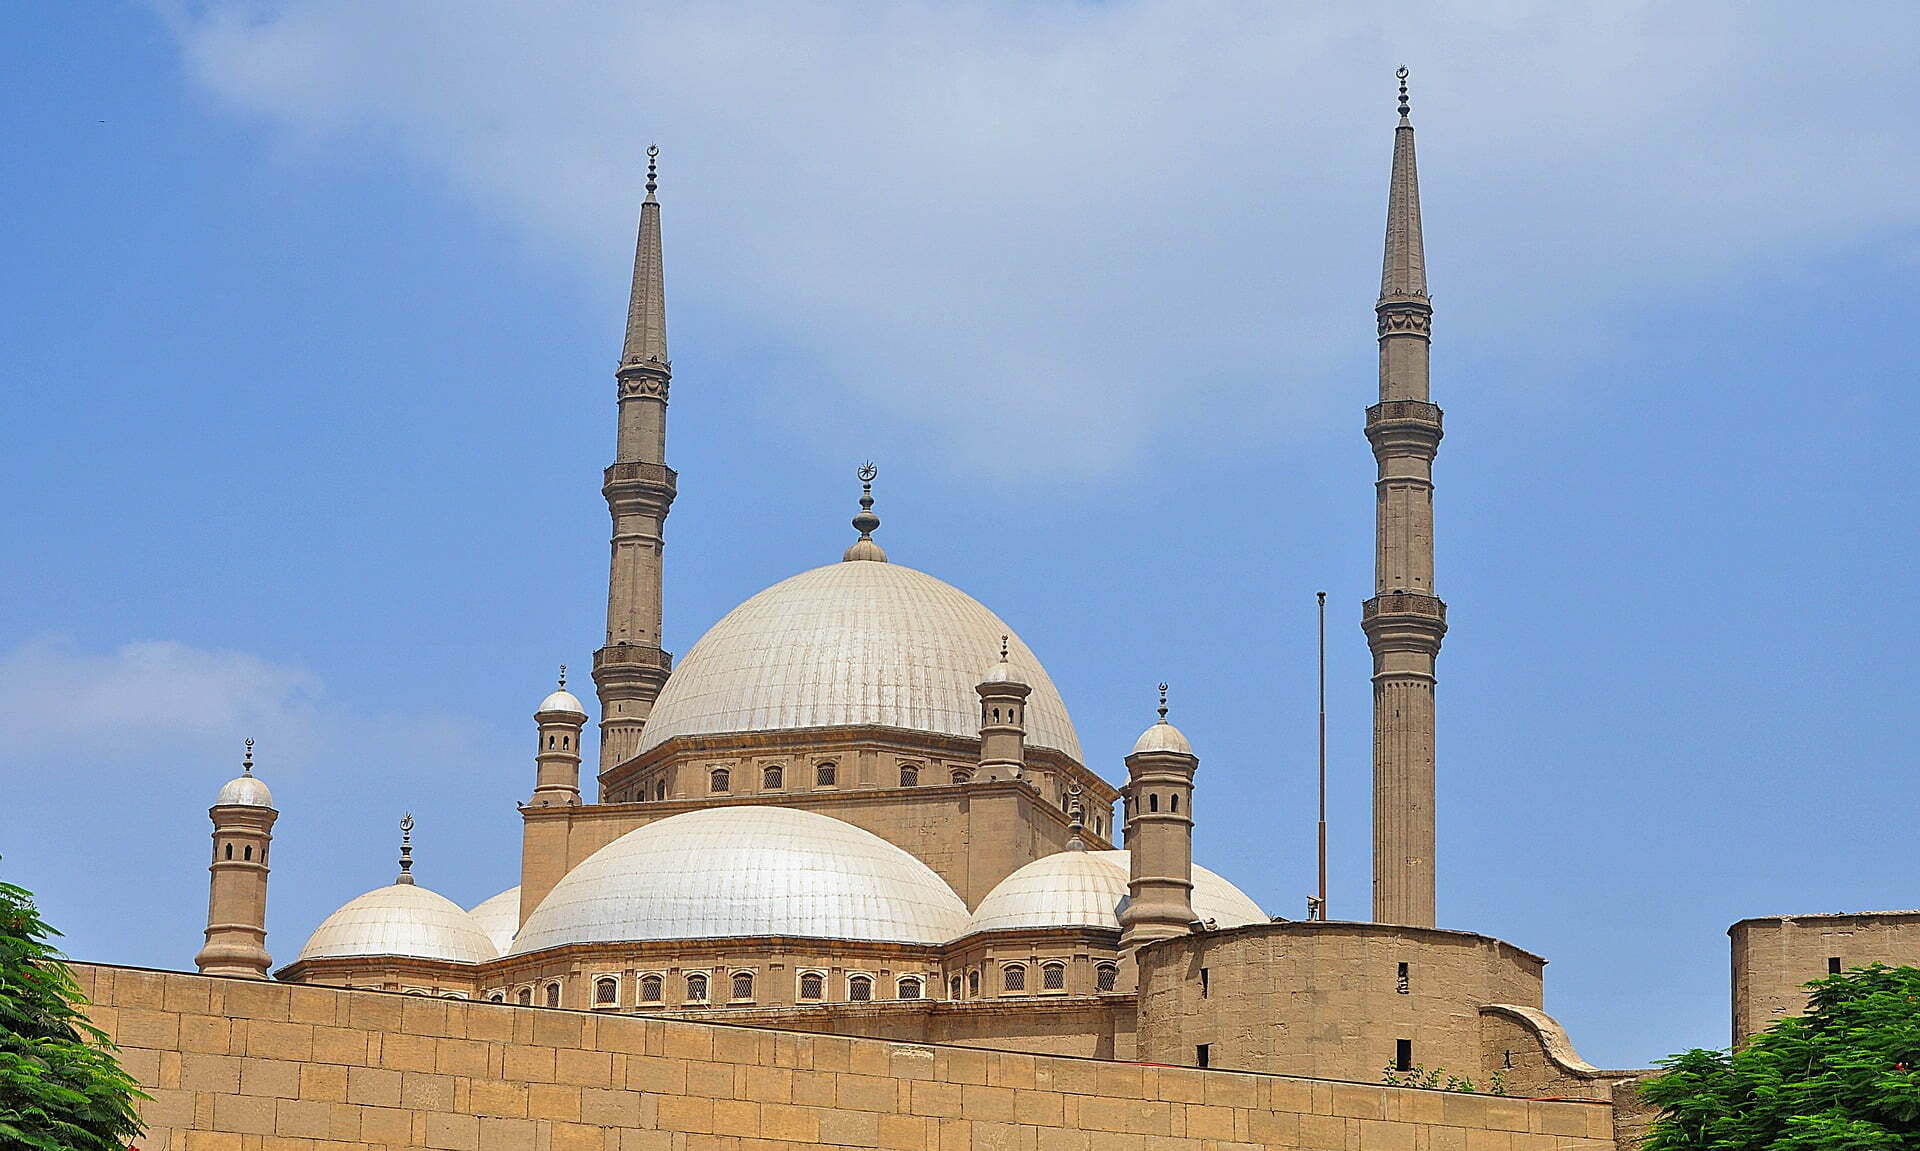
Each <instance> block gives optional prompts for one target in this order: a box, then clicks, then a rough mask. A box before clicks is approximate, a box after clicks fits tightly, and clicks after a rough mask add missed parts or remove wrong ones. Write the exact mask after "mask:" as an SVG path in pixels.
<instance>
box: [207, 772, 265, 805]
mask: <svg viewBox="0 0 1920 1151" xmlns="http://www.w3.org/2000/svg"><path fill="white" fill-rule="evenodd" d="M213 805H214V806H215V807H227V806H230V805H232V806H239V807H272V806H273V793H272V792H271V791H268V790H267V785H266V784H264V783H261V782H260V780H259V779H258V778H257V777H255V776H252V775H236V776H234V777H233V778H232V779H229V780H228V781H227V782H226V783H224V784H222V785H221V787H220V794H219V795H217V796H215V797H214V799H213Z"/></svg>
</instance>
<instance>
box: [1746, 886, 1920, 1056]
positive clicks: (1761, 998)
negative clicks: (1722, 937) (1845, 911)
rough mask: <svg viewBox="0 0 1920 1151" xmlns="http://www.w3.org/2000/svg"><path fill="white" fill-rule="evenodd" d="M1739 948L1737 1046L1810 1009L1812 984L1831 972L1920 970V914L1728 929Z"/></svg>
mask: <svg viewBox="0 0 1920 1151" xmlns="http://www.w3.org/2000/svg"><path fill="white" fill-rule="evenodd" d="M1727 935H1728V936H1729V937H1730V938H1731V939H1732V943H1733V1041H1734V1042H1735V1043H1741V1042H1744V1041H1745V1040H1746V1038H1747V1036H1749V1035H1752V1034H1753V1033H1754V1032H1756V1031H1762V1030H1765V1029H1766V1027H1767V1025H1768V1024H1770V1023H1772V1022H1773V1021H1774V1020H1776V1019H1778V1018H1780V1017H1781V1016H1783V1015H1798V1014H1800V1013H1801V1012H1803V1011H1805V1010H1806V1009H1807V993H1806V990H1805V984H1807V983H1808V982H1810V981H1812V980H1815V979H1824V978H1826V977H1827V975H1828V973H1829V971H1830V969H1832V968H1834V967H1838V968H1839V969H1840V970H1842V971H1850V970H1852V969H1853V968H1856V967H1865V966H1867V965H1868V964H1871V963H1885V964H1887V965H1888V966H1898V965H1902V964H1907V965H1920V911H1863V912H1859V913H1856V914H1852V915H1776V916H1768V917H1766V918H1762V919H1743V920H1741V921H1740V922H1738V923H1736V924H1734V925H1733V926H1732V927H1729V928H1727Z"/></svg>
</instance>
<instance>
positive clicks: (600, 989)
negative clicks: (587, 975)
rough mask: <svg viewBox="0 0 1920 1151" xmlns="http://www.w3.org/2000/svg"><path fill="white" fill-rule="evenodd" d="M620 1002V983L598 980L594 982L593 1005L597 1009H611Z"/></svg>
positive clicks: (617, 981)
mask: <svg viewBox="0 0 1920 1151" xmlns="http://www.w3.org/2000/svg"><path fill="white" fill-rule="evenodd" d="M618 1002H620V981H619V980H617V979H596V980H594V981H593V1003H594V1006H596V1007H609V1006H612V1005H613V1004H615V1003H618Z"/></svg>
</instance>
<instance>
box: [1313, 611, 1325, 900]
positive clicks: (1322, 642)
mask: <svg viewBox="0 0 1920 1151" xmlns="http://www.w3.org/2000/svg"><path fill="white" fill-rule="evenodd" d="M1314 595H1315V597H1316V598H1317V599H1318V600H1319V603H1320V894H1319V897H1318V898H1317V899H1316V900H1315V903H1314V907H1315V910H1316V911H1317V912H1318V914H1319V918H1320V919H1321V920H1323V921H1324V920H1325V919H1326V918H1327V593H1326V592H1315V593H1314Z"/></svg>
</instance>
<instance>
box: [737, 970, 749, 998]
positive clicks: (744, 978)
mask: <svg viewBox="0 0 1920 1151" xmlns="http://www.w3.org/2000/svg"><path fill="white" fill-rule="evenodd" d="M733 997H734V998H735V999H752V998H753V972H751V971H736V972H734V973H733Z"/></svg>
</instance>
